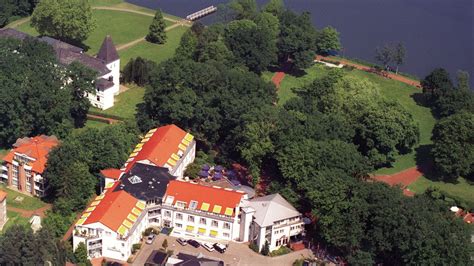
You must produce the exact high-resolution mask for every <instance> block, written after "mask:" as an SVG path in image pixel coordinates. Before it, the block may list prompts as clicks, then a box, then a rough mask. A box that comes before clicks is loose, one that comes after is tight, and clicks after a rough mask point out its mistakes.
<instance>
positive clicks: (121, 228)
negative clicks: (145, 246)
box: [117, 225, 128, 236]
mask: <svg viewBox="0 0 474 266" xmlns="http://www.w3.org/2000/svg"><path fill="white" fill-rule="evenodd" d="M127 230H128V229H127V227H125V226H123V225H121V226H120V227H119V229H118V230H117V233H119V234H120V235H122V236H124V235H125V233H127Z"/></svg>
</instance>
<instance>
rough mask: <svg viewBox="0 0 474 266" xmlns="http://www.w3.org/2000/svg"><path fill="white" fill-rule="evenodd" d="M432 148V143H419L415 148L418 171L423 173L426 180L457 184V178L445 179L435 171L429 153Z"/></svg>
mask: <svg viewBox="0 0 474 266" xmlns="http://www.w3.org/2000/svg"><path fill="white" fill-rule="evenodd" d="M432 148H433V144H428V145H421V146H419V147H418V148H416V149H415V152H416V154H415V160H416V165H417V168H418V170H419V171H420V172H422V173H423V176H424V177H426V178H427V179H428V180H431V181H433V182H441V181H442V182H444V183H451V184H457V183H458V180H457V178H452V179H447V178H445V177H443V176H441V175H440V174H439V172H438V171H436V168H435V166H434V162H433V157H432V155H431V149H432Z"/></svg>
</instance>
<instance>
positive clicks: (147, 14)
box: [92, 6, 180, 23]
mask: <svg viewBox="0 0 474 266" xmlns="http://www.w3.org/2000/svg"><path fill="white" fill-rule="evenodd" d="M92 9H97V10H112V11H122V12H129V13H135V14H140V15H144V16H148V17H154V16H155V14H151V13H148V12H144V11H138V10H133V9H128V8H121V7H111V6H94V7H92ZM163 18H164V19H165V20H168V21H171V22H174V23H177V22H179V21H180V20H178V19H174V18H170V17H168V16H163Z"/></svg>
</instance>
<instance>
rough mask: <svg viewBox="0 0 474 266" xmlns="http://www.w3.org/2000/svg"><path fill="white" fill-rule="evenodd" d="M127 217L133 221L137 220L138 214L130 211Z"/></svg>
mask: <svg viewBox="0 0 474 266" xmlns="http://www.w3.org/2000/svg"><path fill="white" fill-rule="evenodd" d="M127 219H129V220H130V221H132V222H135V221H136V220H137V216H135V215H133V214H131V213H130V214H129V215H127Z"/></svg>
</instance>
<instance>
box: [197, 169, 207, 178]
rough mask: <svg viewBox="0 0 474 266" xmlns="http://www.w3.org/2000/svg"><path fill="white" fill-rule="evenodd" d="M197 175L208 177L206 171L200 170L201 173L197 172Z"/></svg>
mask: <svg viewBox="0 0 474 266" xmlns="http://www.w3.org/2000/svg"><path fill="white" fill-rule="evenodd" d="M198 175H199V176H200V177H208V176H209V173H208V172H207V171H204V170H201V171H199V173H198Z"/></svg>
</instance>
